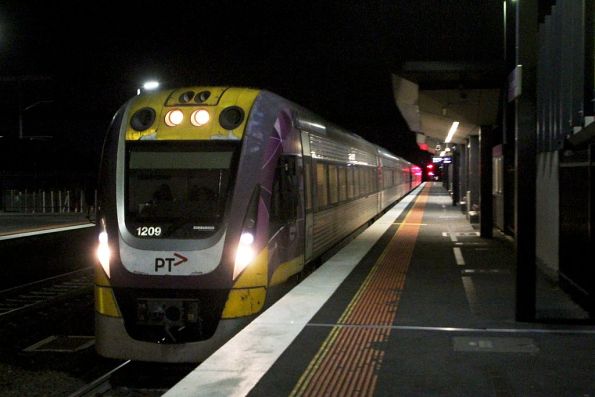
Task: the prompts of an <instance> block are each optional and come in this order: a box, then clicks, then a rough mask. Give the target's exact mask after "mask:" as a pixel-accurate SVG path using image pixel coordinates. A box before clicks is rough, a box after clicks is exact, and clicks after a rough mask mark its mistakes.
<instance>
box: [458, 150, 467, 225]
mask: <svg viewBox="0 0 595 397" xmlns="http://www.w3.org/2000/svg"><path fill="white" fill-rule="evenodd" d="M457 152H458V153H459V197H460V201H464V202H465V205H464V206H461V211H463V212H465V213H466V212H467V144H466V143H465V144H462V145H457Z"/></svg>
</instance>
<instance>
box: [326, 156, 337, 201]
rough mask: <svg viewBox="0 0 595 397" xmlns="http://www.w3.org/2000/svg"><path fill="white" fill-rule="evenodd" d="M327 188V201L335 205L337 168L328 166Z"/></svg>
mask: <svg viewBox="0 0 595 397" xmlns="http://www.w3.org/2000/svg"><path fill="white" fill-rule="evenodd" d="M328 182H329V183H328V186H329V199H330V203H331V204H335V203H336V202H337V201H338V194H337V193H338V187H337V166H336V165H332V164H331V165H329V166H328Z"/></svg>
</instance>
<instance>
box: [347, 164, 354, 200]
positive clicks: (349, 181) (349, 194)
mask: <svg viewBox="0 0 595 397" xmlns="http://www.w3.org/2000/svg"><path fill="white" fill-rule="evenodd" d="M346 171H347V198H350V199H352V198H353V197H355V186H354V185H353V167H347V170H346Z"/></svg>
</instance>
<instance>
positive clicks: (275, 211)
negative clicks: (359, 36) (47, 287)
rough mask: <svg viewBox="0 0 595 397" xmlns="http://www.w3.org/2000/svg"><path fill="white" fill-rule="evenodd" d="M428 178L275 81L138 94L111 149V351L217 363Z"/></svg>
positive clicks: (105, 166)
mask: <svg viewBox="0 0 595 397" xmlns="http://www.w3.org/2000/svg"><path fill="white" fill-rule="evenodd" d="M420 183H421V171H420V170H419V168H417V167H415V166H414V165H412V164H411V163H409V162H407V161H405V160H404V159H401V158H398V157H397V156H394V155H392V154H391V153H389V152H388V151H386V150H384V149H382V148H381V147H379V146H376V145H374V144H371V143H369V142H367V141H366V140H364V139H362V138H361V137H359V136H357V135H355V134H353V133H350V132H348V131H345V130H342V129H341V128H339V127H337V126H335V125H332V124H330V123H327V122H326V121H325V120H323V119H321V118H320V117H318V116H316V115H315V114H314V113H312V112H310V111H308V110H305V109H303V108H302V107H300V106H298V105H296V104H294V103H292V102H290V101H288V100H286V99H284V98H281V97H279V96H277V95H275V94H273V93H270V92H268V91H263V90H253V89H245V88H230V87H189V88H182V89H177V90H169V91H161V92H158V93H155V94H150V95H141V96H138V97H135V98H133V99H132V100H130V101H129V102H128V103H126V104H125V105H124V106H123V107H122V108H121V109H120V110H119V111H118V112H117V113H116V115H115V116H114V119H113V121H112V124H111V126H110V128H109V130H108V133H107V137H106V142H105V146H104V152H103V156H102V165H101V178H100V212H99V217H98V220H99V222H98V235H99V244H98V258H99V259H98V262H99V265H98V266H97V270H96V274H97V277H96V287H95V295H96V347H97V351H98V352H99V353H100V354H101V355H104V356H107V357H114V358H124V359H133V360H143V361H163V362H198V361H201V360H204V359H205V358H206V357H207V356H208V355H209V354H211V353H212V352H213V351H214V350H216V349H217V348H218V347H219V346H221V344H223V343H224V342H225V341H226V340H228V339H229V338H230V337H231V336H232V335H233V334H234V333H236V332H237V331H238V330H239V329H241V327H242V326H244V325H245V324H246V323H247V322H249V321H250V320H252V319H253V318H254V316H256V315H258V313H260V312H261V311H262V310H263V309H264V308H265V307H266V306H267V304H269V303H270V302H269V300H270V297H271V293H270V292H271V291H272V290H273V289H274V288H275V287H276V286H279V285H282V284H284V283H285V282H286V281H287V280H288V279H291V278H293V277H294V276H296V275H299V274H301V273H302V272H303V271H304V268H305V266H307V265H308V264H309V263H312V262H314V261H315V260H316V259H317V258H319V257H320V255H321V254H323V253H324V252H326V251H327V250H329V249H330V248H331V247H333V246H335V245H336V244H337V243H339V242H340V241H342V240H343V239H345V238H346V237H347V236H349V235H350V234H352V233H353V232H354V231H355V230H357V229H358V228H360V227H361V226H362V225H365V224H366V223H367V222H369V221H370V220H372V219H374V218H375V217H376V216H378V215H379V214H381V213H382V212H383V211H384V210H385V209H386V208H388V207H389V206H391V205H392V204H394V203H395V202H396V201H398V200H399V199H400V198H402V197H403V196H404V195H406V194H407V193H408V192H409V191H410V190H411V189H413V188H414V187H416V186H417V185H419V184H420ZM165 188H167V189H165ZM164 190H165V192H164Z"/></svg>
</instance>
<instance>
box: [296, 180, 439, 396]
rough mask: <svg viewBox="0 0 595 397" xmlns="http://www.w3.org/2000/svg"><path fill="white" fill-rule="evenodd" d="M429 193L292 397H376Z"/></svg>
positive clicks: (407, 219)
mask: <svg viewBox="0 0 595 397" xmlns="http://www.w3.org/2000/svg"><path fill="white" fill-rule="evenodd" d="M429 190H430V186H429V185H426V187H425V188H424V189H423V191H422V192H421V194H420V195H419V196H418V198H417V200H416V201H415V204H414V206H413V208H412V209H411V210H410V211H409V213H408V214H407V216H406V217H405V220H404V221H403V222H402V223H401V224H400V226H399V228H398V229H397V232H396V233H395V235H394V236H393V238H392V239H391V241H390V242H389V243H388V245H387V246H386V248H385V249H384V251H383V252H382V254H381V255H380V257H379V258H378V260H377V261H376V263H375V264H374V266H373V267H372V269H371V270H370V273H369V274H368V276H367V277H366V279H365V280H364V282H363V283H362V286H361V287H360V289H359V290H358V292H357V293H356V294H355V296H354V297H353V299H352V300H351V302H350V304H349V305H348V306H347V308H346V309H345V311H344V312H343V315H342V316H341V318H340V319H339V321H338V323H337V325H336V326H334V327H333V329H332V330H331V332H330V334H329V335H328V337H327V338H326V340H325V341H324V343H323V344H322V346H321V347H320V349H319V350H318V353H317V354H316V356H315V357H314V359H313V360H312V361H311V362H310V365H309V366H308V368H307V369H306V371H305V372H304V374H303V375H302V377H301V378H300V380H299V381H298V383H297V384H296V386H295V387H294V389H293V391H292V392H291V396H345V395H352V396H353V395H358V396H371V395H372V394H373V393H374V389H375V387H376V380H377V373H378V370H379V369H380V366H381V365H382V360H383V357H384V351H383V350H382V344H383V342H386V341H387V340H388V337H389V335H390V332H391V328H390V326H391V325H392V324H393V321H394V319H395V317H396V314H397V309H398V306H399V299H400V296H401V292H402V291H403V287H404V286H405V277H406V273H407V269H408V268H409V263H410V261H411V256H412V255H413V249H414V247H415V242H416V240H417V235H418V233H419V229H420V226H421V220H422V217H423V213H424V209H425V205H426V202H427V201H428V196H429V195H428V193H429Z"/></svg>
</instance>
